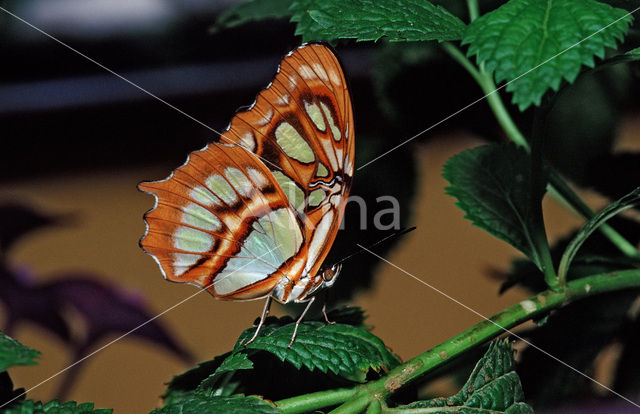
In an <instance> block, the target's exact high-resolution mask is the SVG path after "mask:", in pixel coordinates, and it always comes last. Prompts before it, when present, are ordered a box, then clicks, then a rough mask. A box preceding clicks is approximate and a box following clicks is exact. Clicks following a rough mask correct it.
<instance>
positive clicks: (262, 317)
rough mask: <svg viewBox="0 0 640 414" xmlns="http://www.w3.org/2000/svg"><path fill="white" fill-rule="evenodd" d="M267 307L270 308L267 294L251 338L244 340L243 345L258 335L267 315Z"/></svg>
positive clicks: (269, 298) (269, 297) (269, 299)
mask: <svg viewBox="0 0 640 414" xmlns="http://www.w3.org/2000/svg"><path fill="white" fill-rule="evenodd" d="M269 309H271V296H267V301H266V302H265V303H264V309H262V315H261V316H260V322H258V326H257V327H256V331H255V332H254V333H253V336H252V337H251V339H249V340H248V341H247V342H245V344H244V346H247V345H249V344H250V343H251V342H253V341H255V340H256V338H257V337H258V333H260V328H262V325H264V320H265V319H266V318H267V315H269Z"/></svg>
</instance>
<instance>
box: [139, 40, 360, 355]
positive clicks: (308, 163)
mask: <svg viewBox="0 0 640 414" xmlns="http://www.w3.org/2000/svg"><path fill="white" fill-rule="evenodd" d="M354 151H355V142H354V128H353V112H352V108H351V99H350V96H349V91H348V89H347V84H346V79H345V76H344V72H343V70H342V68H341V65H340V63H339V61H338V59H337V57H336V55H335V53H334V52H333V51H332V49H331V48H330V47H329V46H327V45H325V44H322V43H307V44H304V45H302V46H300V47H299V48H297V49H295V50H293V51H291V52H290V53H289V54H288V55H286V56H285V57H284V58H283V59H282V61H281V63H280V65H279V67H278V71H277V72H276V75H275V77H274V79H273V80H272V81H271V83H270V84H269V85H268V86H267V87H266V88H265V89H263V90H262V91H261V92H260V93H259V94H258V96H257V97H256V100H255V102H254V103H253V104H252V105H251V106H250V107H249V108H248V109H247V110H245V111H241V112H238V113H236V115H235V116H234V117H233V118H232V119H231V122H230V123H229V126H228V127H227V129H226V130H225V131H224V132H223V133H222V134H221V136H220V137H219V139H218V140H216V141H215V142H212V143H210V144H209V145H207V146H206V147H204V148H202V149H201V150H199V151H194V152H192V153H191V154H190V155H189V156H188V158H187V161H186V162H185V163H184V164H183V165H182V166H180V167H178V168H177V169H176V170H174V171H173V172H172V173H171V174H170V175H169V177H167V178H166V179H164V180H160V181H149V182H142V183H140V184H139V189H140V190H142V191H143V192H146V193H149V194H151V195H153V196H154V197H155V206H154V207H153V209H151V210H150V211H148V212H147V213H146V214H145V215H144V220H145V222H146V225H147V229H146V232H145V234H144V236H143V237H142V239H141V240H140V244H141V247H142V249H143V250H144V251H145V252H147V253H148V254H150V255H151V256H152V257H153V258H154V259H155V261H156V262H157V263H158V265H159V266H160V269H161V271H162V274H163V275H164V277H165V278H166V279H168V280H171V281H174V282H182V283H190V284H194V285H197V286H200V287H202V288H204V289H206V290H208V291H209V292H210V293H211V294H212V295H213V296H215V297H216V298H218V299H223V300H237V301H246V300H254V299H260V298H267V300H266V302H265V307H264V310H263V312H262V315H261V318H260V322H259V324H258V326H257V328H256V331H255V334H254V336H253V338H251V340H250V341H248V342H247V344H248V343H249V342H251V341H253V340H254V339H255V338H256V337H257V335H258V332H259V330H260V327H261V326H262V324H263V322H264V319H265V317H266V316H267V314H268V313H269V306H270V304H271V299H275V300H277V301H278V302H281V303H289V302H308V305H307V307H306V308H305V310H304V311H303V313H302V315H301V316H300V318H299V319H298V321H297V323H296V328H295V330H294V333H293V336H292V339H291V343H293V340H294V338H295V332H297V328H298V325H299V323H300V321H301V320H302V317H304V314H305V313H306V311H307V310H308V309H309V307H310V305H311V303H313V301H314V299H315V294H316V293H317V292H318V290H319V289H321V288H323V287H330V286H331V285H332V284H333V283H334V282H335V280H336V277H337V276H338V273H339V272H340V267H339V265H335V266H331V267H328V268H322V267H321V266H322V264H323V262H324V259H325V257H326V256H327V254H328V252H329V250H330V248H331V245H332V244H333V241H334V239H335V238H336V234H337V232H338V228H339V225H340V222H341V220H342V218H343V215H344V209H345V205H346V199H347V197H348V195H349V190H350V188H351V183H352V178H353V168H354V167H353V165H354V155H355V152H354ZM323 312H324V307H323ZM325 318H326V314H325ZM290 345H291V344H290Z"/></svg>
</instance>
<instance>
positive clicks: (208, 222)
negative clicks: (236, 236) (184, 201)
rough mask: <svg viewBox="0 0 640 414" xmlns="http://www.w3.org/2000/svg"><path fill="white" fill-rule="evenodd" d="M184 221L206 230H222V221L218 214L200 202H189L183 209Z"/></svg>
mask: <svg viewBox="0 0 640 414" xmlns="http://www.w3.org/2000/svg"><path fill="white" fill-rule="evenodd" d="M182 221H183V222H184V223H185V224H188V225H190V226H193V227H198V228H200V229H204V230H212V231H215V230H220V227H221V223H220V220H218V218H217V217H216V216H214V215H213V213H211V212H210V211H209V210H207V209H206V208H204V207H202V206H200V205H198V204H193V203H192V204H189V205H187V206H186V207H185V208H184V209H183V210H182Z"/></svg>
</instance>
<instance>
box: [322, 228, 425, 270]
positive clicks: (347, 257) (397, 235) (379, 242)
mask: <svg viewBox="0 0 640 414" xmlns="http://www.w3.org/2000/svg"><path fill="white" fill-rule="evenodd" d="M415 229H416V227H415V226H413V227H406V228H404V229H400V230H398V231H397V232H395V233H392V234H390V235H388V236H385V237H383V238H381V239H380V240H378V241H377V242H375V243H373V244H371V245H369V246H367V247H365V248H360V249H358V250H357V251H355V252H353V253H351V254H350V255H348V256H345V257H343V258H342V259H340V260H338V261H337V262H335V263H334V264H333V266H337V265H339V264H340V263H343V262H345V261H347V260H348V259H351V258H352V257H353V256H355V255H358V254H360V253H362V252H364V251H366V250H369V249H371V248H373V247H376V246H377V245H379V244H381V243H384V242H386V241H387V240H389V239H392V238H395V237H399V236H402V235H405V234H407V233H409V232H411V231H414V230H415ZM333 266H332V267H333Z"/></svg>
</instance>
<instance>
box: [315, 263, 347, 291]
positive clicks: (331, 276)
mask: <svg viewBox="0 0 640 414" xmlns="http://www.w3.org/2000/svg"><path fill="white" fill-rule="evenodd" d="M340 270H342V263H336V264H334V265H333V266H331V267H329V268H326V269H322V271H321V272H320V277H322V281H323V282H324V286H326V287H331V286H332V285H333V284H334V283H335V281H336V279H337V278H338V274H339V273H340Z"/></svg>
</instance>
